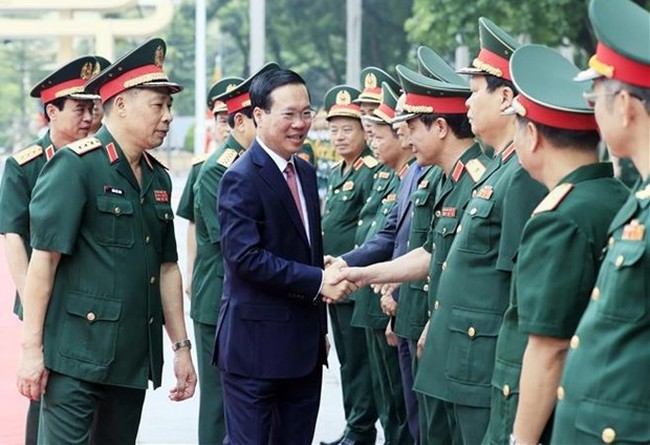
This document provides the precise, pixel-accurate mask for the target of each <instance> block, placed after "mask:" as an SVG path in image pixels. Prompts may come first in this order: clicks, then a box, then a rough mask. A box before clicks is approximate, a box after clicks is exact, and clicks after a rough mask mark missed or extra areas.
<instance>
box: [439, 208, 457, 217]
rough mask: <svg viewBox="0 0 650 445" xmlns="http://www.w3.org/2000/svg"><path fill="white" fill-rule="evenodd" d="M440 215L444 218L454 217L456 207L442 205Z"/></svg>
mask: <svg viewBox="0 0 650 445" xmlns="http://www.w3.org/2000/svg"><path fill="white" fill-rule="evenodd" d="M442 216H444V217H445V218H455V217H456V207H443V208H442Z"/></svg>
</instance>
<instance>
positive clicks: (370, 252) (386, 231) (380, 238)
mask: <svg viewBox="0 0 650 445" xmlns="http://www.w3.org/2000/svg"><path fill="white" fill-rule="evenodd" d="M396 234H397V206H394V207H393V208H392V210H391V212H390V214H389V215H388V218H387V219H386V222H385V223H384V227H383V228H382V229H381V230H380V231H379V232H377V234H376V235H375V236H373V237H372V238H370V239H369V240H367V241H366V242H365V243H363V244H362V245H361V246H359V247H358V248H357V249H354V250H353V251H351V252H348V253H346V254H344V255H343V256H342V258H343V260H345V262H346V263H347V264H348V266H351V267H355V266H368V265H369V264H374V263H379V262H381V261H388V260H390V259H391V256H392V255H393V249H394V247H395V236H396Z"/></svg>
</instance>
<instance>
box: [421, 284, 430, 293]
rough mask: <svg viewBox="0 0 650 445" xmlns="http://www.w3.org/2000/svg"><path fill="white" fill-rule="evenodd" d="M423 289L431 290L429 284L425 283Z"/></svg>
mask: <svg viewBox="0 0 650 445" xmlns="http://www.w3.org/2000/svg"><path fill="white" fill-rule="evenodd" d="M422 290H424V291H425V292H429V285H428V284H425V285H424V287H423V288H422Z"/></svg>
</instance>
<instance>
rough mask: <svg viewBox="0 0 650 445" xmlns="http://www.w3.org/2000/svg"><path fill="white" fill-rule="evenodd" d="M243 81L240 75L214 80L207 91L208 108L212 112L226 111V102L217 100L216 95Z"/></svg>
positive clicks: (230, 89) (235, 86)
mask: <svg viewBox="0 0 650 445" xmlns="http://www.w3.org/2000/svg"><path fill="white" fill-rule="evenodd" d="M243 81H244V79H243V78H241V77H235V76H231V77H224V78H223V79H221V80H219V81H217V82H215V83H214V84H213V85H212V86H211V87H210V91H208V108H209V109H210V110H212V113H213V114H217V113H225V112H226V111H228V109H227V108H226V103H225V102H223V101H221V100H217V96H220V95H221V94H223V93H225V92H228V91H232V90H234V89H235V88H237V86H238V85H239V84H240V83H242V82H243Z"/></svg>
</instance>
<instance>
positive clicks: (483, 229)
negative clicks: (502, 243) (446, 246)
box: [458, 198, 494, 253]
mask: <svg viewBox="0 0 650 445" xmlns="http://www.w3.org/2000/svg"><path fill="white" fill-rule="evenodd" d="M493 211H494V201H490V200H487V199H482V198H476V199H473V200H472V201H470V203H469V204H468V205H467V207H466V208H465V215H464V217H463V220H462V222H461V233H460V234H459V235H458V236H459V245H458V246H459V248H460V249H461V250H465V251H467V252H472V253H487V252H489V250H490V248H491V247H492V236H493V233H492V232H493V231H494V227H493V224H494V222H493V221H491V215H492V212H493Z"/></svg>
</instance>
